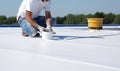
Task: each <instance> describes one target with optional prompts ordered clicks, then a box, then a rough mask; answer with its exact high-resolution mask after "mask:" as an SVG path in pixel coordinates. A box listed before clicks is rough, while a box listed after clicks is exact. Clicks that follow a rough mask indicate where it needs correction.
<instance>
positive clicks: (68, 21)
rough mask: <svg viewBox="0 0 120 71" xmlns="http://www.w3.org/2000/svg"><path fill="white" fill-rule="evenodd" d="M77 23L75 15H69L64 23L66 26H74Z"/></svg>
mask: <svg viewBox="0 0 120 71" xmlns="http://www.w3.org/2000/svg"><path fill="white" fill-rule="evenodd" d="M74 23H75V16H74V15H73V14H68V15H67V16H66V20H65V21H64V24H74Z"/></svg>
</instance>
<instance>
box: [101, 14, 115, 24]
mask: <svg viewBox="0 0 120 71" xmlns="http://www.w3.org/2000/svg"><path fill="white" fill-rule="evenodd" d="M114 19H115V14H113V13H109V14H105V17H104V22H103V23H105V24H111V23H113V21H114Z"/></svg>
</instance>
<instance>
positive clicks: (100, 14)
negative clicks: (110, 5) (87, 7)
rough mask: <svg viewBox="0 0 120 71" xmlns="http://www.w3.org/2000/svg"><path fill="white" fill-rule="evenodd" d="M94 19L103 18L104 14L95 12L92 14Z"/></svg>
mask: <svg viewBox="0 0 120 71" xmlns="http://www.w3.org/2000/svg"><path fill="white" fill-rule="evenodd" d="M94 17H95V18H104V13H103V12H96V13H95V14H94Z"/></svg>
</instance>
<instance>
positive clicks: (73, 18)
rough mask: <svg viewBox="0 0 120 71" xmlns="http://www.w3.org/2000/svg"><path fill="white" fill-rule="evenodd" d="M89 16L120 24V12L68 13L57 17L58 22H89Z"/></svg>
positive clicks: (104, 22) (106, 22)
mask: <svg viewBox="0 0 120 71" xmlns="http://www.w3.org/2000/svg"><path fill="white" fill-rule="evenodd" d="M87 18H104V20H103V24H120V14H113V13H108V14H105V13H103V12H96V13H95V14H77V15H75V14H68V15H67V16H64V17H56V18H55V19H56V23H57V24H87V23H88V22H87Z"/></svg>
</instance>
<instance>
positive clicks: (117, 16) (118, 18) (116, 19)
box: [113, 14, 120, 24]
mask: <svg viewBox="0 0 120 71" xmlns="http://www.w3.org/2000/svg"><path fill="white" fill-rule="evenodd" d="M113 23H115V24H120V14H118V15H116V16H115V20H114V22H113Z"/></svg>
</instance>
